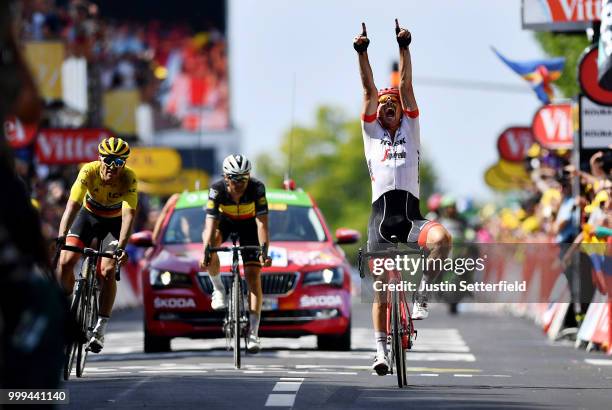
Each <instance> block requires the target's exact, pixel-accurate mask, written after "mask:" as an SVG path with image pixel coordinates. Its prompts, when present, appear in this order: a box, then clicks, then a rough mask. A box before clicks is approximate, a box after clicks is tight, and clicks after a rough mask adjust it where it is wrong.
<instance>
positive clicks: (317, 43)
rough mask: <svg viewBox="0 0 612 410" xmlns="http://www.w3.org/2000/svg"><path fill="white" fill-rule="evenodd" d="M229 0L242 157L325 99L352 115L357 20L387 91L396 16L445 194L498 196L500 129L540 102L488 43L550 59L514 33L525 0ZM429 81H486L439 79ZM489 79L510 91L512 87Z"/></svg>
mask: <svg viewBox="0 0 612 410" xmlns="http://www.w3.org/2000/svg"><path fill="white" fill-rule="evenodd" d="M228 1H229V7H228V10H229V36H230V66H231V68H230V70H231V71H230V81H231V93H232V94H231V98H232V103H231V104H232V106H231V109H232V117H233V121H234V124H235V125H236V126H237V128H238V129H239V130H240V132H241V135H242V142H243V144H242V145H243V149H244V153H245V155H247V156H250V157H251V158H256V156H257V155H258V154H260V153H263V152H267V153H269V154H272V155H273V154H274V152H275V150H277V147H278V146H279V143H280V141H281V136H282V135H283V133H284V132H285V131H287V130H288V129H289V128H290V126H291V123H292V118H293V119H294V121H295V123H297V124H300V125H306V126H308V125H309V124H314V120H315V119H314V116H315V113H316V109H317V107H319V106H320V105H324V104H325V105H333V106H337V107H339V108H341V109H342V110H343V111H344V112H346V114H347V115H348V116H354V117H355V118H358V117H359V115H360V110H361V104H362V94H361V93H362V87H361V82H360V79H359V70H358V65H357V56H356V53H355V51H354V50H353V46H352V40H353V38H354V37H355V35H357V34H358V33H359V32H360V31H361V22H362V21H364V22H365V23H366V25H367V29H368V37H369V38H370V47H369V49H368V53H369V56H370V62H371V64H372V68H373V71H374V78H375V82H376V85H377V87H378V88H383V87H386V86H388V85H389V73H390V68H391V64H392V62H393V61H395V60H397V59H398V50H397V43H396V40H395V32H394V27H395V26H394V19H395V18H398V19H399V22H400V25H401V26H402V27H404V28H406V29H408V30H410V31H411V33H412V39H413V40H412V44H411V46H410V50H411V55H412V64H413V77H414V81H413V83H414V89H415V95H416V98H417V103H418V105H419V110H420V113H421V114H420V127H421V144H422V151H423V153H424V155H425V156H426V157H427V158H428V159H429V160H431V161H432V162H433V164H434V167H435V169H436V171H437V174H438V176H439V179H440V184H441V186H442V188H443V191H444V192H448V193H452V194H454V195H456V196H458V197H476V198H483V199H484V198H491V197H493V196H494V192H493V191H491V190H490V189H489V188H488V187H487V186H486V184H485V182H484V179H483V174H484V171H485V170H486V168H488V167H489V166H490V165H493V164H494V163H495V162H496V161H497V160H498V153H497V149H496V141H497V137H498V135H499V134H500V133H501V132H502V131H503V130H504V129H505V128H506V127H508V126H513V125H519V126H520V125H523V126H530V125H531V121H532V118H533V115H534V114H535V112H536V110H537V108H538V107H539V102H538V100H537V98H536V97H535V94H534V93H533V92H532V91H531V90H530V89H529V87H528V85H527V84H526V83H525V82H524V81H523V80H522V79H521V78H519V77H518V76H516V75H515V74H514V73H512V72H511V71H510V69H508V68H507V67H506V66H505V65H504V64H503V63H502V62H501V61H499V60H498V58H497V57H496V56H495V55H494V54H493V52H492V51H491V49H490V47H491V46H494V47H496V48H497V49H498V50H499V51H500V52H501V53H502V54H504V55H505V56H506V57H508V58H510V59H515V60H527V59H531V58H539V57H544V56H545V55H544V53H543V52H542V51H541V49H540V48H539V46H538V44H537V43H536V41H535V39H534V33H533V32H531V31H527V30H525V31H524V30H522V29H521V15H520V10H521V4H520V0H461V1H459V0H437V1H416V0H403V1H386V2H378V1H373V0H369V1H365V0H351V1H349V0H292V1H288V0H265V1H261V0H228ZM294 78H295V109H294V110H292V96H293V84H294ZM436 79H438V80H439V79H442V80H447V79H453V80H456V82H459V83H466V82H467V83H470V82H481V83H485V86H484V87H477V88H474V89H470V88H458V87H448V86H434V85H432V82H436V81H432V80H436ZM490 83H499V84H502V85H504V86H510V87H509V88H510V91H499V90H497V89H495V88H494V87H493V88H491V87H489V86H488V85H487V84H490ZM504 90H505V88H504ZM292 111H294V112H293V113H292ZM297 154H298V153H296V155H297ZM255 166H256V164H255ZM364 166H365V159H364ZM297 182H298V185H299V180H298V181H297ZM366 183H369V181H364V184H366Z"/></svg>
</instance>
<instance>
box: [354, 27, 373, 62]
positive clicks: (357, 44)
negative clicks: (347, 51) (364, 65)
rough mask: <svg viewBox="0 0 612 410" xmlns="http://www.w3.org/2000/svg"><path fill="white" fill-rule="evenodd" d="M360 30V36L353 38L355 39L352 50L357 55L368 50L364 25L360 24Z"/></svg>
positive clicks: (367, 39) (368, 41) (368, 42)
mask: <svg viewBox="0 0 612 410" xmlns="http://www.w3.org/2000/svg"><path fill="white" fill-rule="evenodd" d="M361 28H362V31H361V34H360V35H358V36H357V37H355V39H354V40H353V48H354V49H355V51H357V52H358V53H359V54H361V53H365V52H366V50H367V49H368V46H369V45H370V39H369V38H368V33H367V31H366V26H365V23H361Z"/></svg>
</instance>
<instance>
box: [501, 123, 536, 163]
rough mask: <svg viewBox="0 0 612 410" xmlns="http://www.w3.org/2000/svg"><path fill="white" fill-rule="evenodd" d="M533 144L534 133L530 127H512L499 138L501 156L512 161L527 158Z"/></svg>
mask: <svg viewBox="0 0 612 410" xmlns="http://www.w3.org/2000/svg"><path fill="white" fill-rule="evenodd" d="M532 144H533V134H532V133H531V128H528V127H510V128H508V129H506V130H505V131H504V132H502V133H501V135H500V136H499V137H498V138H497V150H498V151H499V156H500V157H501V158H502V159H505V160H506V161H511V162H519V161H522V160H524V159H525V158H527V151H529V148H530V147H531V145H532Z"/></svg>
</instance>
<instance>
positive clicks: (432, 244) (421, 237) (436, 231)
mask: <svg viewBox="0 0 612 410" xmlns="http://www.w3.org/2000/svg"><path fill="white" fill-rule="evenodd" d="M413 227H414V228H413V231H414V233H413V232H411V236H412V235H414V234H416V241H417V242H418V244H419V246H421V248H423V249H424V250H425V251H426V252H427V253H428V256H427V259H428V260H432V261H435V260H442V261H443V260H444V259H446V258H447V257H448V255H449V254H450V250H451V247H452V237H451V235H450V233H448V231H447V230H446V228H445V227H444V226H442V225H441V224H439V223H438V222H434V221H428V220H427V219H420V220H415V221H413ZM426 265H427V266H426V269H424V271H423V280H424V281H426V282H427V283H431V282H433V281H434V280H435V279H436V277H437V276H438V274H439V273H440V271H441V269H439V267H440V265H442V264H441V263H429V264H426ZM427 267H428V268H427Z"/></svg>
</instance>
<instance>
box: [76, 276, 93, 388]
mask: <svg viewBox="0 0 612 410" xmlns="http://www.w3.org/2000/svg"><path fill="white" fill-rule="evenodd" d="M94 274H95V273H94ZM87 296H88V297H87V300H86V303H85V332H86V333H87V338H88V339H90V337H91V335H92V334H93V330H94V328H95V327H96V322H97V321H98V290H97V286H96V284H95V279H94V281H93V283H90V288H89V289H88V292H87ZM88 343H89V341H88ZM88 353H89V348H86V346H85V345H81V346H80V348H79V351H78V355H77V368H76V375H77V377H83V372H84V371H85V363H86V362H87V355H88Z"/></svg>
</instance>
